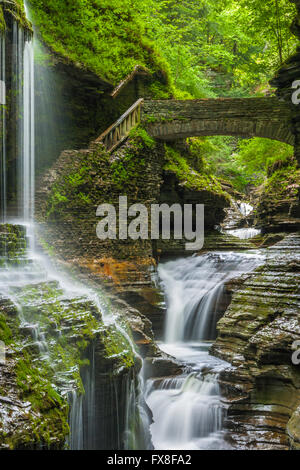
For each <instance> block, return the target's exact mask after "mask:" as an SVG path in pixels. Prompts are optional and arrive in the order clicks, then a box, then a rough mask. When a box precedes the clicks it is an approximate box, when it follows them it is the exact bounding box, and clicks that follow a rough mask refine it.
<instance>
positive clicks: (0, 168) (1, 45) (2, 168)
mask: <svg viewBox="0 0 300 470" xmlns="http://www.w3.org/2000/svg"><path fill="white" fill-rule="evenodd" d="M5 75H6V73H5V34H3V33H2V34H1V38H0V86H1V90H0V107H1V111H0V134H1V143H0V186H1V194H0V222H4V220H5V219H6V210H7V187H6V186H7V182H6V165H7V163H6V112H5V105H6V82H5Z"/></svg>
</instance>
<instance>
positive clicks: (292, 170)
mask: <svg viewBox="0 0 300 470" xmlns="http://www.w3.org/2000/svg"><path fill="white" fill-rule="evenodd" d="M281 163H282V164H281V167H280V168H279V169H278V170H276V171H274V173H273V174H272V175H271V176H270V177H269V178H268V179H267V180H266V181H265V183H264V192H265V194H266V195H268V196H271V197H274V198H275V199H277V198H279V197H282V196H286V197H293V196H297V194H298V193H299V187H300V170H299V169H298V168H297V163H296V161H294V162H293V163H292V164H291V163H290V162H288V163H287V164H285V162H281Z"/></svg>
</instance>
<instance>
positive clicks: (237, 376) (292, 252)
mask: <svg viewBox="0 0 300 470" xmlns="http://www.w3.org/2000/svg"><path fill="white" fill-rule="evenodd" d="M299 284H300V236H299V234H291V235H289V236H287V237H286V238H284V240H282V241H281V242H279V243H277V244H276V245H274V246H273V247H272V248H269V249H268V250H267V253H266V260H265V263H264V264H263V265H262V266H261V267H260V268H258V269H257V270H256V271H254V272H253V273H252V274H249V275H247V276H245V277H244V278H242V279H237V280H236V281H232V282H230V283H229V285H228V286H227V289H228V290H229V291H231V293H232V301H231V303H230V306H229V308H228V309H227V311H226V312H225V314H224V316H223V318H222V319H221V320H220V321H219V323H218V339H217V341H216V343H215V344H214V346H213V347H212V351H211V352H212V354H214V355H216V356H218V357H220V358H222V359H225V360H226V361H228V362H230V363H231V364H232V368H230V369H228V370H227V371H225V372H224V373H222V376H221V377H220V380H221V384H222V387H223V391H224V394H225V396H226V397H227V399H228V404H229V412H228V422H227V426H228V429H229V431H230V435H231V439H232V441H233V443H234V445H235V446H237V447H243V448H244V447H246V448H249V449H270V448H274V449H287V448H289V447H290V446H291V447H292V448H295V449H296V448H299V446H300V441H299V428H300V421H299V406H300V370H299V365H296V364H293V363H292V355H293V353H294V352H295V349H296V345H295V346H293V345H294V344H295V341H298V344H299V339H300V322H299V308H300V292H299Z"/></svg>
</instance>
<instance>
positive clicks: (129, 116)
mask: <svg viewBox="0 0 300 470" xmlns="http://www.w3.org/2000/svg"><path fill="white" fill-rule="evenodd" d="M143 101H144V100H143V98H140V99H139V100H137V101H136V103H134V105H132V106H131V108H129V109H128V110H127V111H126V113H124V114H123V116H121V117H120V119H118V120H117V121H116V122H115V123H114V124H113V125H112V126H110V127H109V128H108V129H107V130H106V131H105V132H103V134H101V135H100V137H98V139H96V140H95V143H96V144H97V143H99V142H103V144H104V146H105V148H106V150H108V151H109V152H113V151H114V150H115V149H116V148H117V147H118V146H119V145H120V144H121V143H122V142H124V140H125V139H127V137H128V135H129V133H130V131H131V129H133V127H135V126H136V125H138V124H139V123H140V122H141V107H142V103H143Z"/></svg>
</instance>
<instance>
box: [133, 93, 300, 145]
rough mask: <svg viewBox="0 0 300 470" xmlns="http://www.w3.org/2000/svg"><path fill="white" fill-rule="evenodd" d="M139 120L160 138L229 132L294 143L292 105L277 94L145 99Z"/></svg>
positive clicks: (241, 135)
mask: <svg viewBox="0 0 300 470" xmlns="http://www.w3.org/2000/svg"><path fill="white" fill-rule="evenodd" d="M142 122H143V123H144V125H146V128H147V130H148V132H149V134H150V135H151V136H152V137H155V138H156V139H159V140H163V141H175V140H180V139H184V138H187V137H194V136H213V135H229V136H239V137H245V138H251V137H265V138H268V139H274V140H278V141H280V142H285V143H287V144H290V145H294V144H295V136H294V134H293V129H292V127H293V126H292V117H291V108H290V107H289V105H288V104H287V103H285V102H283V101H279V100H278V98H218V99H202V100H186V101H180V100H158V101H150V100H145V101H144V104H143V107H142Z"/></svg>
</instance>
